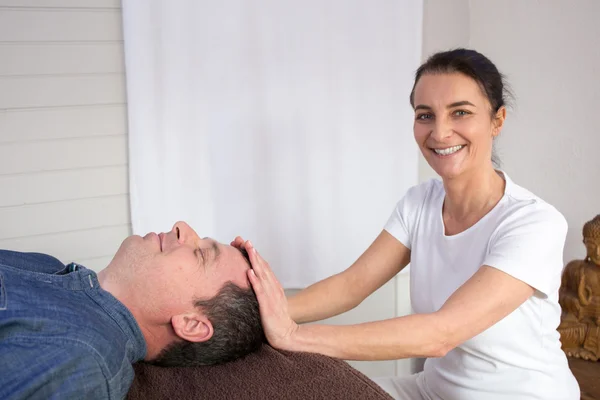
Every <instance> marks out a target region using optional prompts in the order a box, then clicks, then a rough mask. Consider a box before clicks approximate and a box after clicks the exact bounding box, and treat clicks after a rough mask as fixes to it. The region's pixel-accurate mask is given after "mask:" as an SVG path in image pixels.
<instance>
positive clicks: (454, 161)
mask: <svg viewBox="0 0 600 400" xmlns="http://www.w3.org/2000/svg"><path fill="white" fill-rule="evenodd" d="M414 109H415V123H414V128H413V129H414V134H415V140H416V141H417V144H418V145H419V148H420V149H421V152H422V153H423V156H424V157H425V159H426V160H427V162H428V163H429V165H430V166H431V168H433V169H434V171H435V172H437V173H438V175H440V176H441V177H442V178H443V179H452V178H456V177H458V176H460V175H463V174H464V173H468V172H470V171H475V170H476V169H479V168H489V167H490V166H491V165H492V163H491V158H492V141H493V139H494V137H496V136H497V135H498V134H499V133H500V129H501V128H502V124H503V123H504V118H505V117H506V109H505V108H504V107H502V108H501V109H500V110H499V111H498V113H497V114H496V115H495V116H494V118H492V117H491V105H490V102H489V101H488V99H487V97H486V96H485V94H484V93H483V91H482V89H481V88H480V87H479V85H478V84H477V83H476V82H475V81H474V80H473V79H471V78H469V77H467V76H465V75H463V74H460V73H452V74H425V75H422V76H421V78H420V79H419V81H418V82H417V85H416V87H415V92H414Z"/></svg>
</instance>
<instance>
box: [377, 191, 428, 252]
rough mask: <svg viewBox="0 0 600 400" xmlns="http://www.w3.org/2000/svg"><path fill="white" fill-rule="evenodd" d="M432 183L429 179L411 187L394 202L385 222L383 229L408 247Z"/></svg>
mask: <svg viewBox="0 0 600 400" xmlns="http://www.w3.org/2000/svg"><path fill="white" fill-rule="evenodd" d="M433 185H435V181H434V180H431V181H428V182H426V183H423V184H420V185H417V186H413V187H411V188H410V189H409V190H408V191H407V192H406V195H404V197H403V198H402V199H400V201H399V202H398V203H397V204H396V207H395V208H394V211H393V212H392V215H390V217H389V218H388V221H387V223H386V224H385V227H384V229H385V230H386V231H387V232H388V233H389V234H390V235H392V236H393V237H395V238H396V239H397V240H398V241H399V242H400V243H402V244H403V245H405V246H406V247H407V248H409V249H410V248H411V244H412V240H411V238H412V235H413V234H414V232H415V227H416V225H417V223H418V219H419V216H420V214H421V212H422V210H423V207H424V204H425V202H426V199H427V198H428V196H429V194H430V192H431V189H432V187H433Z"/></svg>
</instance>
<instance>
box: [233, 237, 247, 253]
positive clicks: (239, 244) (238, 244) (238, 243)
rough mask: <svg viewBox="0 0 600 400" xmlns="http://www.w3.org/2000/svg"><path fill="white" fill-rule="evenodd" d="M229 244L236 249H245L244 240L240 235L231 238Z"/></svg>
mask: <svg viewBox="0 0 600 400" xmlns="http://www.w3.org/2000/svg"><path fill="white" fill-rule="evenodd" d="M230 245H231V246H233V247H235V248H236V249H238V250H242V249H244V250H245V249H246V241H245V240H244V239H242V237H241V236H237V237H236V238H235V239H233V242H231V243H230Z"/></svg>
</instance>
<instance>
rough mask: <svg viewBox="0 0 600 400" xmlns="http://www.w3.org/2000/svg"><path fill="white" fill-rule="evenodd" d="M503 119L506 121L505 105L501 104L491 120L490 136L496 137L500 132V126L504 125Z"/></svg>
mask: <svg viewBox="0 0 600 400" xmlns="http://www.w3.org/2000/svg"><path fill="white" fill-rule="evenodd" d="M504 121H506V107H505V106H502V107H500V109H499V110H498V111H497V112H496V115H494V119H493V121H492V125H493V126H492V136H493V137H496V136H498V135H499V134H500V131H501V130H502V127H503V126H504Z"/></svg>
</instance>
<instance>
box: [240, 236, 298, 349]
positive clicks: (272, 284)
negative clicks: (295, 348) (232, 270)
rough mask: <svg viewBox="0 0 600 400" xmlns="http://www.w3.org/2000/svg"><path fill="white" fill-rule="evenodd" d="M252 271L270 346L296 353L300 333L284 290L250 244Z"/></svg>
mask: <svg viewBox="0 0 600 400" xmlns="http://www.w3.org/2000/svg"><path fill="white" fill-rule="evenodd" d="M245 247H246V251H247V252H248V257H249V258H250V262H251V263H252V269H250V270H248V279H250V283H251V284H252V288H253V289H254V292H255V293H256V298H257V299H258V304H259V306H260V317H261V319H262V324H263V329H264V330H265V336H266V337H267V340H268V341H269V344H270V345H271V346H273V347H275V348H278V349H281V350H292V343H293V340H294V334H295V332H296V331H297V330H298V324H296V323H295V322H294V321H293V320H292V318H291V317H290V314H289V312H288V304H287V299H286V297H285V293H284V291H283V287H282V286H281V284H280V283H279V281H278V280H277V278H276V277H275V274H273V271H272V270H271V267H269V263H267V262H266V261H265V260H264V259H263V258H262V257H261V256H260V254H258V251H256V249H255V248H254V246H252V243H251V242H250V241H247V242H246V243H245Z"/></svg>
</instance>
